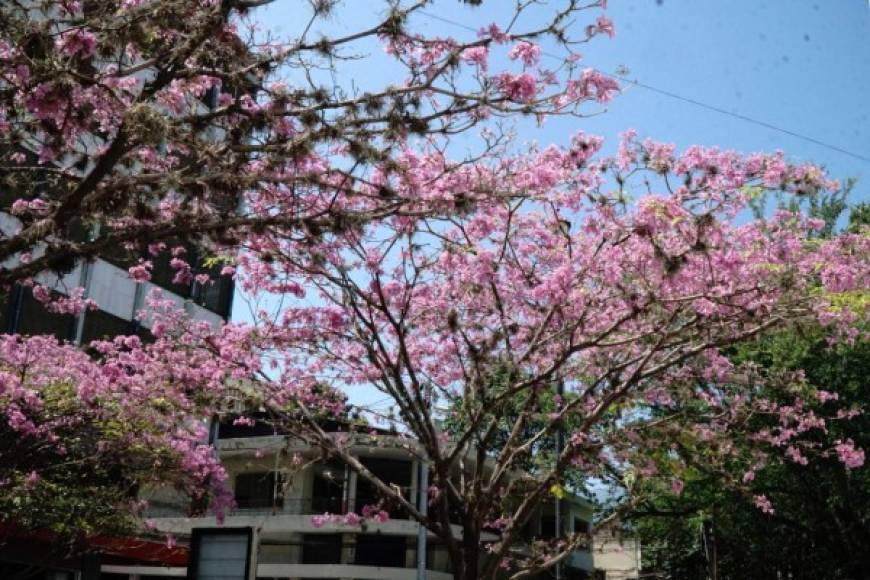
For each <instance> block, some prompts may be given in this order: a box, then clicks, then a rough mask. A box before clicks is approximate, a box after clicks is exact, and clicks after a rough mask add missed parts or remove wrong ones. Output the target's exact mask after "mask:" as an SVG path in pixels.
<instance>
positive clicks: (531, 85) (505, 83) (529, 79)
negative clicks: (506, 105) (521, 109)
mask: <svg viewBox="0 0 870 580" xmlns="http://www.w3.org/2000/svg"><path fill="white" fill-rule="evenodd" d="M496 85H497V86H498V88H499V90H500V91H501V92H502V94H504V96H505V97H507V98H508V99H510V100H512V101H516V102H518V103H530V102H531V101H533V100H534V98H535V95H536V94H537V92H538V83H537V80H536V79H535V77H534V76H533V75H531V74H529V73H522V74H518V75H514V74H511V73H508V72H504V73H502V74H500V75H499V76H498V77H497V78H496Z"/></svg>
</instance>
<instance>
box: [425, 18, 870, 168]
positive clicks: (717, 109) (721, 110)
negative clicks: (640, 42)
mask: <svg viewBox="0 0 870 580" xmlns="http://www.w3.org/2000/svg"><path fill="white" fill-rule="evenodd" d="M419 14H421V15H423V16H426V17H428V18H431V19H433V20H439V21H441V22H444V23H445V24H450V25H452V26H456V27H458V28H462V29H464V30H469V31H471V32H477V30H475V29H474V28H472V27H471V26H468V25H466V24H462V23H461V22H457V21H455V20H451V19H450V18H445V17H443V16H439V15H437V14H433V13H432V12H429V11H428V10H421V11H420V12H419ZM541 54H543V55H544V56H547V57H549V58H554V59H557V60H562V57H560V56H559V55H556V54H553V53H550V52H546V51H542V52H541ZM597 70H598V72H600V73H601V74H603V75H605V76H607V77H610V78H612V79H614V80H617V81H620V82H623V83H627V84H630V85H633V86H636V87H638V88H641V89H645V90H647V91H650V92H653V93H656V94H658V95H661V96H663V97H667V98H670V99H674V100H677V101H681V102H683V103H687V104H690V105H694V106H696V107H699V108H702V109H706V110H708V111H712V112H714V113H718V114H720V115H725V116H728V117H731V118H733V119H737V120H739V121H743V122H744V123H749V124H752V125H756V126H758V127H763V128H765V129H768V130H771V131H776V132H778V133H782V134H784V135H788V136H790V137H793V138H795V139H800V140H803V141H806V142H808V143H812V144H813V145H816V146H818V147H823V148H825V149H829V150H831V151H836V152H837V153H840V154H842V155H847V156H849V157H852V158H854V159H858V160H860V161H864V162H865V163H870V156H867V155H862V154H860V153H856V152H854V151H851V150H849V149H846V148H844V147H840V146H838V145H834V144H831V143H828V142H825V141H822V140H820V139H816V138H815V137H811V136H809V135H805V134H803V133H799V132H797V131H793V130H791V129H787V128H784V127H780V126H778V125H774V124H773V123H770V122H768V121H764V120H761V119H757V118H754V117H750V116H748V115H743V114H741V113H735V112H733V111H729V110H727V109H724V108H722V107H719V106H716V105H711V104H709V103H705V102H703V101H699V100H698V99H694V98H692V97H686V96H683V95H680V94H678V93H675V92H673V91H670V90H667V89H662V88H659V87H656V86H653V85H650V84H649V83H644V82H641V81H638V80H632V79H629V78H626V76H625V75H618V74H615V73H611V72H607V71H603V70H600V69H597Z"/></svg>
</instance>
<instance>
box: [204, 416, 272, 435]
mask: <svg viewBox="0 0 870 580" xmlns="http://www.w3.org/2000/svg"><path fill="white" fill-rule="evenodd" d="M239 417H245V418H248V419H253V420H254V424H253V425H247V424H239V425H236V424H235V422H236V419H238V418H239ZM265 419H267V415H266V413H260V412H253V413H244V414H243V415H229V416H227V417H224V418H222V419H221V422H220V425H219V426H218V439H242V438H245V437H267V436H269V435H276V434H277V433H280V431H278V430H276V429H275V427H274V426H273V425H271V424H270V423H269V421H266V420H265ZM245 423H247V422H245Z"/></svg>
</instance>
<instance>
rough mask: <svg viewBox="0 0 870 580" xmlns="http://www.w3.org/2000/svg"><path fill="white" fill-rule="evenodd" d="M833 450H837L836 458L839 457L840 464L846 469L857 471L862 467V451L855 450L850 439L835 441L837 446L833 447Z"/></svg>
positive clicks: (853, 443)
mask: <svg viewBox="0 0 870 580" xmlns="http://www.w3.org/2000/svg"><path fill="white" fill-rule="evenodd" d="M834 449H836V450H837V456H838V457H839V459H840V462H842V463H843V465H845V466H846V468H847V469H857V468H859V467H861V466H862V465H864V450H863V449H859V448H856V447H855V442H854V441H852V440H851V439H846V440H845V441H837V445H835V446H834Z"/></svg>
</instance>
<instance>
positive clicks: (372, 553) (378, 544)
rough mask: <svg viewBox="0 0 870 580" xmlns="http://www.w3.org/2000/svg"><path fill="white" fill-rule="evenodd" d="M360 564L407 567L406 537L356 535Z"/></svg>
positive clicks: (358, 562) (358, 563)
mask: <svg viewBox="0 0 870 580" xmlns="http://www.w3.org/2000/svg"><path fill="white" fill-rule="evenodd" d="M355 563H356V564H357V565H358V566H384V567H389V568H404V567H405V538H404V537H402V536H384V535H381V534H359V535H358V536H357V537H356V558H355Z"/></svg>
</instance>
